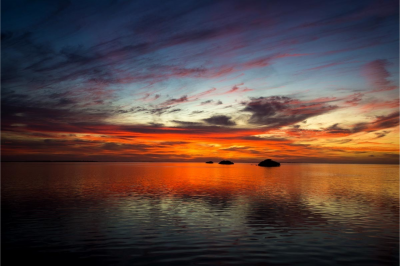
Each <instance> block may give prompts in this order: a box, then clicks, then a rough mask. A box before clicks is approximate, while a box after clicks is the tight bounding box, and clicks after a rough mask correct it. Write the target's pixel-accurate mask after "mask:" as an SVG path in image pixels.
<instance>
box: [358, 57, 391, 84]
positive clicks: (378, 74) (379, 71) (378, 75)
mask: <svg viewBox="0 0 400 266" xmlns="http://www.w3.org/2000/svg"><path fill="white" fill-rule="evenodd" d="M388 65H389V62H388V61H387V60H385V59H378V60H374V61H372V62H369V63H367V64H365V65H364V66H363V68H362V70H361V73H362V75H363V76H364V77H365V78H366V80H367V81H368V83H369V84H370V85H371V86H372V87H373V88H374V89H373V90H372V92H381V91H389V90H394V89H396V88H397V86H394V85H393V84H392V82H391V81H390V80H389V79H390V77H391V74H390V73H389V71H388V70H387V69H386V68H387V66H388Z"/></svg>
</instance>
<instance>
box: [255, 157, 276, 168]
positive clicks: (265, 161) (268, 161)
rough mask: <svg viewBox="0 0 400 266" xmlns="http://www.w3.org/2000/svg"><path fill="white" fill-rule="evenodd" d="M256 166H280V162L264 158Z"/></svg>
mask: <svg viewBox="0 0 400 266" xmlns="http://www.w3.org/2000/svg"><path fill="white" fill-rule="evenodd" d="M258 166H264V167H276V166H281V164H280V163H278V162H275V161H273V160H271V159H266V160H264V161H262V162H260V163H259V164H258Z"/></svg>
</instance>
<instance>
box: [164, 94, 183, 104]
mask: <svg viewBox="0 0 400 266" xmlns="http://www.w3.org/2000/svg"><path fill="white" fill-rule="evenodd" d="M188 101H189V99H188V97H187V96H186V95H184V96H182V97H180V98H177V99H170V100H167V101H165V102H163V103H161V105H162V106H166V105H174V104H178V103H184V102H188Z"/></svg>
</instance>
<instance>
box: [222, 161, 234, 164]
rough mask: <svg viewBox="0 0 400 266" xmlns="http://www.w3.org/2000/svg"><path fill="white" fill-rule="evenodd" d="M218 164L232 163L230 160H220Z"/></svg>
mask: <svg viewBox="0 0 400 266" xmlns="http://www.w3.org/2000/svg"><path fill="white" fill-rule="evenodd" d="M219 164H234V163H233V162H231V161H220V162H219Z"/></svg>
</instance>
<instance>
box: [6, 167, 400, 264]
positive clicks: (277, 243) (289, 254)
mask: <svg viewBox="0 0 400 266" xmlns="http://www.w3.org/2000/svg"><path fill="white" fill-rule="evenodd" d="M1 168H2V169H1V173H2V176H1V179H2V187H1V192H2V193H1V195H2V202H1V206H2V217H1V222H2V262H3V265H26V261H27V262H28V263H29V264H32V265H34V264H36V263H39V265H42V266H43V265H74V266H77V265H86V266H87V265H174V266H175V265H399V166H398V165H362V164H289V163H288V164H281V166H280V167H271V168H265V167H258V166H257V165H255V164H245V163H236V164H234V165H219V164H215V163H214V164H205V163H111V162H107V163H99V162H97V163H96V162H70V163H68V162H64V163H56V162H53V163H38V162H36V163H33V162H32V163H28V162H25V163H2V165H1ZM24 261H25V263H24Z"/></svg>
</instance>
